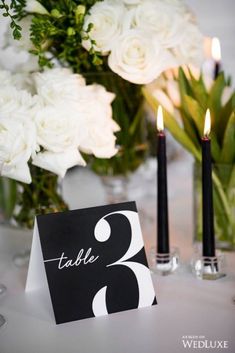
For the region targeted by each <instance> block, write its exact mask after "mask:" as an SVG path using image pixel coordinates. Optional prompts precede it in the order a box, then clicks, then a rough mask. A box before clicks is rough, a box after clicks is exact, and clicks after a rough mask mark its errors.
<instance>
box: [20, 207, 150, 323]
mask: <svg viewBox="0 0 235 353" xmlns="http://www.w3.org/2000/svg"><path fill="white" fill-rule="evenodd" d="M42 286H48V287H49V292H50V297H51V302H52V306H53V310H54V314H55V320H56V323H57V324H60V323H64V322H68V321H73V320H80V319H85V318H89V317H96V316H100V315H106V314H110V313H115V312H119V311H123V310H129V309H134V308H141V307H147V306H151V305H154V304H156V303H157V302H156V297H155V292H154V288H153V284H152V279H151V276H150V271H149V268H148V264H147V259H146V255H145V250H144V243H143V238H142V234H141V228H140V223H139V217H138V213H137V209H136V205H135V202H126V203H120V204H115V205H107V206H100V207H92V208H86V209H80V210H75V211H68V212H61V213H53V214H47V215H41V216H37V217H36V221H35V226H34V234H33V243H32V250H31V256H30V263H29V270H28V277H27V283H26V291H31V290H36V289H39V288H40V287H42Z"/></svg>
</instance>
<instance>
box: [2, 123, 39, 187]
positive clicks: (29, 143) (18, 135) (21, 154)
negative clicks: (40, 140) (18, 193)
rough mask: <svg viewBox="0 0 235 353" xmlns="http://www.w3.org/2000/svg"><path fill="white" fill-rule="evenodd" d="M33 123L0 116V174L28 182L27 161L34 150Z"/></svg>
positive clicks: (29, 178)
mask: <svg viewBox="0 0 235 353" xmlns="http://www.w3.org/2000/svg"><path fill="white" fill-rule="evenodd" d="M35 141H36V133H35V127H34V125H33V123H29V122H28V123H26V122H25V121H22V120H17V119H8V118H0V175H2V176H6V177H8V178H12V179H15V180H18V181H21V182H23V183H30V182H31V176H30V171H29V167H28V161H29V159H30V157H31V156H32V155H34V153H35V150H36V144H35Z"/></svg>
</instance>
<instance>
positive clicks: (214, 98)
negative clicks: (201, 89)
mask: <svg viewBox="0 0 235 353" xmlns="http://www.w3.org/2000/svg"><path fill="white" fill-rule="evenodd" d="M225 86H226V81H225V77H224V74H223V73H221V74H220V75H219V76H218V78H217V79H216V81H215V82H214V84H213V86H212V88H211V91H210V96H209V100H208V108H209V109H210V111H211V112H212V113H213V114H214V116H215V118H216V120H215V124H214V125H215V129H216V127H217V123H218V121H217V119H218V118H219V110H220V109H221V95H222V93H223V90H224V87H225ZM216 130H217V129H216Z"/></svg>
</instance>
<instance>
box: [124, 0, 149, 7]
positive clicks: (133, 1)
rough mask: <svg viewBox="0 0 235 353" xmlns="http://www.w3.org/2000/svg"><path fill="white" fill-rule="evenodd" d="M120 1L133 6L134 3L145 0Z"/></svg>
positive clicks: (137, 3)
mask: <svg viewBox="0 0 235 353" xmlns="http://www.w3.org/2000/svg"><path fill="white" fill-rule="evenodd" d="M122 1H123V3H124V4H125V5H127V6H135V5H139V4H141V3H142V2H144V1H145V0H122Z"/></svg>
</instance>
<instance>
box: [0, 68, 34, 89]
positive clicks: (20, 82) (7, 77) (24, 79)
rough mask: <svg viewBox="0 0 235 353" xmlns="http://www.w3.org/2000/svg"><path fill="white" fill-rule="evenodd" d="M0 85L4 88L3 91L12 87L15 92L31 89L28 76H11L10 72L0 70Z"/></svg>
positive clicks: (21, 73)
mask: <svg viewBox="0 0 235 353" xmlns="http://www.w3.org/2000/svg"><path fill="white" fill-rule="evenodd" d="M0 83H1V87H2V88H3V87H4V89H5V88H6V87H7V86H10V87H12V88H13V87H14V88H13V89H15V88H16V89H17V90H26V91H31V89H32V80H31V78H30V75H29V74H28V73H25V72H20V73H19V72H17V73H15V74H12V73H11V72H10V71H7V70H0Z"/></svg>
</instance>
